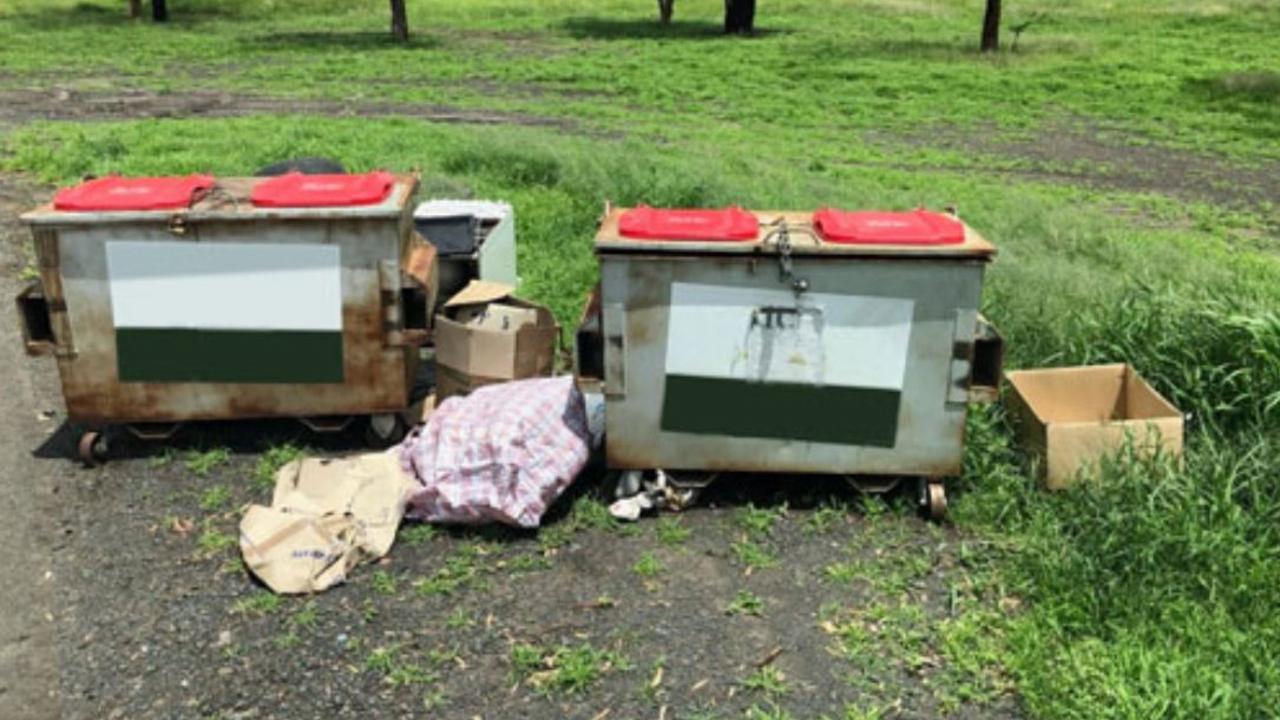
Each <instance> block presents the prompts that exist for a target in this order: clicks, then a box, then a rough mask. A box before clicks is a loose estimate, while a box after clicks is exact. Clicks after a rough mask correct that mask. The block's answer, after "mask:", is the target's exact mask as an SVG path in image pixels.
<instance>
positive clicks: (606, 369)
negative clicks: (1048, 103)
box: [578, 208, 1001, 517]
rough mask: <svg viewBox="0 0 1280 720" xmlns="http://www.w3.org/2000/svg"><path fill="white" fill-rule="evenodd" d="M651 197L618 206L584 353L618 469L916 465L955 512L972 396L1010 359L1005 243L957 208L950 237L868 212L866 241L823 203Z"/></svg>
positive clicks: (606, 228)
mask: <svg viewBox="0 0 1280 720" xmlns="http://www.w3.org/2000/svg"><path fill="white" fill-rule="evenodd" d="M650 210H651V209H647V208H641V209H640V210H639V211H638V212H636V211H627V210H623V209H612V210H607V212H606V215H605V217H604V219H603V222H602V224H601V227H600V229H599V233H598V234H597V236H596V239H595V250H596V254H597V256H598V259H599V263H600V287H599V289H598V298H593V299H592V301H591V303H589V306H588V312H587V315H586V317H584V321H583V330H581V331H580V334H579V342H580V344H582V345H583V347H585V348H590V347H592V346H593V345H594V346H596V347H598V348H599V350H598V351H597V352H598V354H599V356H600V357H599V358H598V363H594V362H592V360H591V358H590V357H585V358H584V356H589V355H591V352H590V350H586V351H583V350H581V349H580V352H579V358H578V364H579V368H580V370H581V369H582V368H589V367H592V366H595V367H597V368H599V369H601V370H602V373H600V374H602V377H601V378H600V380H601V381H602V383H601V386H602V389H603V393H604V395H605V415H606V432H605V444H606V455H607V461H608V465H609V467H610V468H613V469H618V470H623V471H628V472H633V473H634V472H639V471H644V470H649V469H655V468H661V469H663V470H664V471H665V472H666V473H667V476H668V477H669V478H670V479H672V480H673V481H676V482H683V483H685V484H687V485H689V486H694V487H697V486H701V485H704V484H705V483H707V482H710V480H711V479H713V478H714V477H715V476H716V475H717V474H718V473H721V472H729V471H744V472H753V473H754V472H771V473H795V474H835V475H842V476H846V477H847V478H848V479H849V480H850V481H851V482H853V483H854V484H856V485H858V486H859V487H863V488H864V489H869V490H883V489H887V488H888V487H890V486H892V485H894V484H896V483H897V482H898V481H899V480H901V479H903V478H912V479H914V480H915V481H916V482H917V483H918V486H919V490H920V493H921V500H922V503H923V505H924V507H925V509H926V511H927V513H928V514H930V515H932V516H935V517H938V516H941V515H942V514H943V513H945V510H946V495H945V487H944V485H943V480H944V479H946V478H948V477H954V476H957V475H959V474H960V467H961V461H962V453H963V443H964V431H965V414H966V410H967V403H968V402H969V400H970V398H971V396H973V397H979V396H981V397H983V398H987V397H990V395H991V388H992V387H993V386H994V384H995V382H996V378H998V375H999V362H1000V356H1001V347H1000V343H999V339H998V336H997V335H995V334H994V332H993V331H992V330H991V329H990V328H989V327H988V326H986V325H985V323H984V322H982V321H981V320H980V317H979V314H978V309H979V300H980V297H981V291H982V277H983V270H984V266H985V265H986V264H987V263H988V261H989V260H990V259H991V258H992V257H993V255H994V253H995V248H994V247H993V246H992V245H991V244H990V243H988V242H987V241H986V240H984V239H983V238H981V237H980V236H979V235H978V234H977V233H976V232H974V231H973V230H972V229H971V228H968V227H967V226H965V225H964V224H963V223H961V222H960V221H958V220H956V219H952V218H948V217H945V216H939V218H941V219H938V218H934V217H932V216H930V217H929V218H926V219H928V220H929V221H930V222H935V223H937V224H939V227H942V228H943V229H944V230H948V229H949V231H950V232H952V233H953V235H954V237H952V238H950V239H946V238H942V236H941V235H940V236H939V237H940V238H942V239H940V240H939V241H938V242H933V241H920V242H917V241H916V240H914V239H912V238H911V236H909V235H903V236H901V237H897V238H895V236H894V235H893V234H892V233H889V234H888V235H887V236H882V235H883V233H884V232H885V231H886V229H887V228H889V226H890V225H892V224H893V223H896V222H899V221H900V220H902V217H905V218H906V220H907V221H913V220H912V217H910V214H901V215H902V217H899V216H897V215H894V214H881V215H883V217H879V216H876V215H875V214H872V217H870V218H869V219H868V218H859V217H855V218H854V220H855V221H858V222H862V223H863V225H865V226H866V227H868V228H870V229H871V231H872V232H871V241H868V242H856V241H844V240H842V239H839V234H838V232H837V231H838V230H839V228H837V227H835V223H834V222H829V223H828V227H826V228H825V229H824V228H823V227H822V225H821V223H820V222H819V221H818V218H819V217H820V216H819V215H818V214H814V213H791V212H755V213H747V212H746V211H741V210H737V209H733V210H730V211H724V212H723V213H721V214H719V215H717V214H715V213H714V212H712V213H702V212H701V211H672V212H673V213H676V214H671V215H669V216H666V217H665V219H664V218H663V217H658V218H657V220H656V221H652V222H651V220H652V218H649V219H646V218H647V217H648V216H647V215H646V214H645V213H647V212H650ZM682 212H683V213H685V214H684V215H680V214H679V213H682ZM629 213H630V214H629ZM629 221H630V222H631V224H632V226H633V229H634V231H633V232H631V233H628V232H627V223H628V222H629ZM886 223H887V224H886ZM947 223H953V225H947ZM699 224H702V225H704V226H705V227H706V228H709V232H708V234H702V235H700V234H699V232H697V226H698V225H699ZM690 228H692V229H693V231H692V232H690V231H689V230H690ZM926 240H927V238H926ZM592 328H597V329H596V330H595V331H594V332H596V333H598V338H597V340H596V341H595V342H594V343H593V342H592V338H591V337H590V335H591V334H592V332H593V331H592ZM584 336H586V337H585V339H584ZM597 372H599V371H597ZM584 374H589V373H584ZM625 482H626V478H625V473H624V483H625ZM631 484H632V486H634V481H633V482H632V483H631Z"/></svg>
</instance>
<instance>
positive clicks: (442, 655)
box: [426, 648, 458, 667]
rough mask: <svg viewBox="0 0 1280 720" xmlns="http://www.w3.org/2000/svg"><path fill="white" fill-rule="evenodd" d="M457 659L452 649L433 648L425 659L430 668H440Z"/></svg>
mask: <svg viewBox="0 0 1280 720" xmlns="http://www.w3.org/2000/svg"><path fill="white" fill-rule="evenodd" d="M457 659H458V651H457V650H455V649H453V648H447V649H446V648H434V649H432V650H429V651H427V657H426V660H427V664H428V665H430V666H431V667H440V666H441V665H445V664H447V663H451V662H454V661H456V660H457Z"/></svg>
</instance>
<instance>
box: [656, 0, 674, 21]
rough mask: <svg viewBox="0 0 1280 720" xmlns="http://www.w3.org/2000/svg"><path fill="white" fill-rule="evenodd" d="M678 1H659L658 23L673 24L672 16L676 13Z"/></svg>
mask: <svg viewBox="0 0 1280 720" xmlns="http://www.w3.org/2000/svg"><path fill="white" fill-rule="evenodd" d="M675 9H676V0H658V22H660V23H662V24H663V25H670V24H671V15H672V14H673V13H674V12H675Z"/></svg>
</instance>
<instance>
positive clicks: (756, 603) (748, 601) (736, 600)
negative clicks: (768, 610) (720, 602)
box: [724, 590, 764, 617]
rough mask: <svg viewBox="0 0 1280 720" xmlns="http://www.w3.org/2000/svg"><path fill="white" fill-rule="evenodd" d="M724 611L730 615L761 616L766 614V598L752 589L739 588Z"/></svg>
mask: <svg viewBox="0 0 1280 720" xmlns="http://www.w3.org/2000/svg"><path fill="white" fill-rule="evenodd" d="M724 611H725V613H727V614H729V615H751V616H753V617H759V616H761V615H763V614H764V600H762V599H761V598H760V596H759V595H756V594H755V593H753V592H751V591H750V590H739V591H738V594H737V595H735V596H734V597H733V600H732V601H730V603H729V605H728V607H726V608H725V609H724Z"/></svg>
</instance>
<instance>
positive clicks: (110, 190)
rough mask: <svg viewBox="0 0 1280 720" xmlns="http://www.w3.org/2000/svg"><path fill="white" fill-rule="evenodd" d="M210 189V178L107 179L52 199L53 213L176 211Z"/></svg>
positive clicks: (87, 184)
mask: <svg viewBox="0 0 1280 720" xmlns="http://www.w3.org/2000/svg"><path fill="white" fill-rule="evenodd" d="M211 187H213V176H212V175H188V176H187V177H139V178H126V177H120V176H119V175H108V176H107V177H102V178H98V179H96V180H88V181H86V182H82V183H80V184H79V185H76V186H75V187H69V188H63V189H62V190H59V191H58V194H57V195H54V196H53V208H54V209H55V210H68V211H73V212H91V211H97V210H176V209H178V208H185V207H190V205H191V202H192V201H193V200H194V199H195V195H196V193H197V192H200V191H202V190H207V189H209V188H211Z"/></svg>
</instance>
